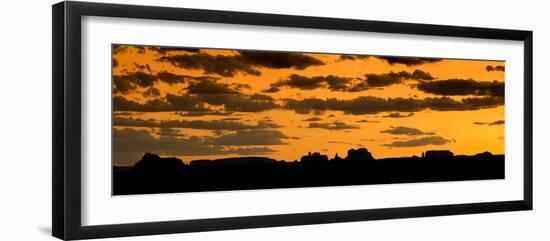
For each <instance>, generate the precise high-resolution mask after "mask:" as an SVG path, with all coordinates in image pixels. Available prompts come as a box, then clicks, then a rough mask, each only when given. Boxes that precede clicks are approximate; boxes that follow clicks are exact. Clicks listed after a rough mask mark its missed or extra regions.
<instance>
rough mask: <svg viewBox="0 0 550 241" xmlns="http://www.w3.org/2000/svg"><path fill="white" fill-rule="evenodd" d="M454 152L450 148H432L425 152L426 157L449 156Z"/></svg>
mask: <svg viewBox="0 0 550 241" xmlns="http://www.w3.org/2000/svg"><path fill="white" fill-rule="evenodd" d="M453 156H454V154H453V153H452V152H451V151H449V150H431V151H427V152H426V154H425V156H424V157H425V158H447V157H453Z"/></svg>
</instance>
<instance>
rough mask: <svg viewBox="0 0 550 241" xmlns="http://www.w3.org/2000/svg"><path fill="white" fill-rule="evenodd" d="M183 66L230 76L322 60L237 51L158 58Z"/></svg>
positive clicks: (291, 54)
mask: <svg viewBox="0 0 550 241" xmlns="http://www.w3.org/2000/svg"><path fill="white" fill-rule="evenodd" d="M158 60H159V61H162V62H169V63H171V64H173V65H175V66H177V67H180V68H185V69H197V70H199V69H200V70H203V71H204V73H205V74H218V75H221V76H224V77H233V76H234V75H235V74H237V73H242V74H247V75H255V76H259V75H260V74H261V72H260V71H259V70H257V69H256V68H257V67H265V68H275V69H282V68H294V69H298V70H302V69H305V68H307V67H309V66H315V65H324V63H323V62H322V61H321V60H318V59H316V58H313V57H310V56H307V55H305V54H300V53H288V52H268V51H240V52H239V54H237V55H211V54H206V53H202V52H200V53H196V54H181V55H171V56H162V57H160V58H159V59H158Z"/></svg>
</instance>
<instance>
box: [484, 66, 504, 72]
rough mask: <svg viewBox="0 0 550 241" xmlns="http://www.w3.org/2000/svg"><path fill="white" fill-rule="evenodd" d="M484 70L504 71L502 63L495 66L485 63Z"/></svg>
mask: <svg viewBox="0 0 550 241" xmlns="http://www.w3.org/2000/svg"><path fill="white" fill-rule="evenodd" d="M485 70H487V71H488V72H492V71H500V72H504V70H505V68H504V66H503V65H496V66H492V65H487V67H485Z"/></svg>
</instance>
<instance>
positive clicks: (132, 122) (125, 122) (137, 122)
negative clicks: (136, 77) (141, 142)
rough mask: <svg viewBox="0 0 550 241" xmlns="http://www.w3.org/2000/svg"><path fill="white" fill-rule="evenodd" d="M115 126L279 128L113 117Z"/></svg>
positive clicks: (259, 125) (206, 128)
mask: <svg viewBox="0 0 550 241" xmlns="http://www.w3.org/2000/svg"><path fill="white" fill-rule="evenodd" d="M113 125H115V126H126V127H160V128H190V129H202V130H246V129H266V128H280V127H281V126H280V125H277V124H275V123H271V122H266V121H259V122H258V123H257V124H256V125H249V124H245V123H241V122H235V121H226V120H211V121H205V120H191V121H189V120H162V121H157V120H152V119H149V120H144V119H139V118H132V117H129V118H125V117H115V118H114V121H113Z"/></svg>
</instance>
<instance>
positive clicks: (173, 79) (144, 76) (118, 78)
mask: <svg viewBox="0 0 550 241" xmlns="http://www.w3.org/2000/svg"><path fill="white" fill-rule="evenodd" d="M203 79H212V80H213V79H215V78H212V77H209V76H202V77H192V76H188V75H178V74H173V73H170V72H167V71H163V72H159V73H157V74H149V73H145V72H143V71H136V72H131V73H127V74H123V75H113V92H114V93H119V92H120V93H123V94H127V93H130V92H131V91H133V90H135V89H137V88H138V87H141V88H148V87H152V86H153V85H154V84H155V83H157V82H158V81H161V82H164V83H168V84H170V85H172V84H178V83H185V81H186V80H203Z"/></svg>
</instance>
